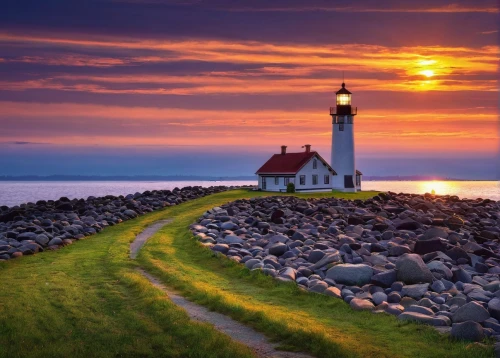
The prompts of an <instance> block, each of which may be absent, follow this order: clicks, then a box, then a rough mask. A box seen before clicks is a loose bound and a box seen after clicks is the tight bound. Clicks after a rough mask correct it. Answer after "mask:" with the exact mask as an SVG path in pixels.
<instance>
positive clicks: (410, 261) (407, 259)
mask: <svg viewBox="0 0 500 358" xmlns="http://www.w3.org/2000/svg"><path fill="white" fill-rule="evenodd" d="M396 273H397V279H398V280H399V281H403V282H404V283H406V284H415V283H421V282H429V283H430V282H432V281H433V280H434V276H433V275H432V273H431V271H430V270H429V268H428V267H427V266H426V265H425V263H424V261H423V260H422V258H421V257H420V256H419V255H417V254H405V255H402V256H400V257H399V258H398V260H397V261H396Z"/></svg>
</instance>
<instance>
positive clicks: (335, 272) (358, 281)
mask: <svg viewBox="0 0 500 358" xmlns="http://www.w3.org/2000/svg"><path fill="white" fill-rule="evenodd" d="M372 275H373V269H372V268H371V267H370V266H368V265H364V264H340V265H336V266H333V267H332V268H330V269H329V270H328V271H327V272H326V277H328V278H330V279H332V280H334V281H335V282H337V283H342V284H345V285H358V286H362V285H365V284H367V283H369V282H370V280H371V278H372Z"/></svg>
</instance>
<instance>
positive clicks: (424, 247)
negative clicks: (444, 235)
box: [413, 238, 446, 255]
mask: <svg viewBox="0 0 500 358" xmlns="http://www.w3.org/2000/svg"><path fill="white" fill-rule="evenodd" d="M445 250H446V244H445V243H443V242H442V241H441V239H439V238H436V239H429V240H419V241H417V242H415V247H414V248H413V251H414V252H415V253H416V254H419V255H425V254H428V253H429V252H435V251H445Z"/></svg>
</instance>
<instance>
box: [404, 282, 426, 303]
mask: <svg viewBox="0 0 500 358" xmlns="http://www.w3.org/2000/svg"><path fill="white" fill-rule="evenodd" d="M428 288H429V284H428V283H421V284H415V285H406V286H403V289H402V290H401V296H403V297H404V296H408V297H411V298H414V299H420V298H422V296H423V295H424V294H425V293H426V292H427V289H428Z"/></svg>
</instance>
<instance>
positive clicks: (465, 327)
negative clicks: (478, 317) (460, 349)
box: [451, 321, 484, 342]
mask: <svg viewBox="0 0 500 358" xmlns="http://www.w3.org/2000/svg"><path fill="white" fill-rule="evenodd" d="M451 336H452V337H454V338H457V339H463V340H467V341H474V342H478V341H481V340H483V339H484V331H483V327H482V326H481V325H480V324H479V323H477V322H474V321H466V322H462V323H453V325H452V326H451Z"/></svg>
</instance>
